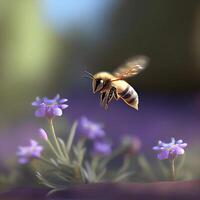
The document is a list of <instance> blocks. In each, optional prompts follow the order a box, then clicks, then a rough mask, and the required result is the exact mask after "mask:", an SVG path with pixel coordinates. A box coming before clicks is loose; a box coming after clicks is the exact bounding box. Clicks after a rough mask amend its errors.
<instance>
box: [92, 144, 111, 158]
mask: <svg viewBox="0 0 200 200" xmlns="http://www.w3.org/2000/svg"><path fill="white" fill-rule="evenodd" d="M111 152H112V149H111V145H110V144H108V143H106V142H95V143H94V153H95V154H101V155H109V154H110V153H111Z"/></svg>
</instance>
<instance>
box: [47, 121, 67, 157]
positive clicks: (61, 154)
mask: <svg viewBox="0 0 200 200" xmlns="http://www.w3.org/2000/svg"><path fill="white" fill-rule="evenodd" d="M49 123H50V127H51V133H52V136H53V140H54V143H55V145H56V148H57V150H58V152H59V155H60V156H61V157H64V155H63V152H62V150H61V148H60V145H59V143H58V139H57V137H56V133H55V129H54V126H53V119H50V120H49ZM53 149H54V148H53ZM55 152H56V151H55Z"/></svg>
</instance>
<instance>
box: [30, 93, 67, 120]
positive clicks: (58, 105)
mask: <svg viewBox="0 0 200 200" xmlns="http://www.w3.org/2000/svg"><path fill="white" fill-rule="evenodd" d="M67 101H68V100H67V99H60V95H59V94H57V95H56V96H55V97H54V98H53V99H48V98H47V97H43V98H40V97H36V99H35V101H34V102H32V106H35V107H37V110H36V111H35V116H36V117H47V118H49V119H52V118H54V117H57V116H61V115H62V110H63V109H66V108H67V107H68V105H67V104H65V102H67Z"/></svg>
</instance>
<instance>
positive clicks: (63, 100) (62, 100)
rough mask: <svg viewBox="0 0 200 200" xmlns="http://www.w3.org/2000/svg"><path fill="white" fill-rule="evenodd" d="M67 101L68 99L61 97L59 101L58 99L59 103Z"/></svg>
mask: <svg viewBox="0 0 200 200" xmlns="http://www.w3.org/2000/svg"><path fill="white" fill-rule="evenodd" d="M67 101H68V99H61V100H60V101H59V103H65V102H67Z"/></svg>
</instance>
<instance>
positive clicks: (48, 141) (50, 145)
mask: <svg viewBox="0 0 200 200" xmlns="http://www.w3.org/2000/svg"><path fill="white" fill-rule="evenodd" d="M47 143H48V145H49V147H50V148H51V150H52V152H53V153H54V154H55V155H56V156H57V157H60V156H59V154H58V153H57V152H56V150H55V148H54V147H53V145H52V144H51V141H50V140H49V139H47Z"/></svg>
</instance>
